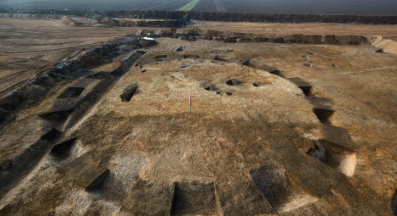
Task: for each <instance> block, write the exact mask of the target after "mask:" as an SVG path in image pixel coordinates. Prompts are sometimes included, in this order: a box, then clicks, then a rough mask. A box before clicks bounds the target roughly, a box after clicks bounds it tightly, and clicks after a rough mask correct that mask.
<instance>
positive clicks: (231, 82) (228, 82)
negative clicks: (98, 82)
mask: <svg viewBox="0 0 397 216" xmlns="http://www.w3.org/2000/svg"><path fill="white" fill-rule="evenodd" d="M226 84H227V85H232V86H235V85H241V84H242V82H241V81H239V80H237V79H230V80H227V81H226Z"/></svg>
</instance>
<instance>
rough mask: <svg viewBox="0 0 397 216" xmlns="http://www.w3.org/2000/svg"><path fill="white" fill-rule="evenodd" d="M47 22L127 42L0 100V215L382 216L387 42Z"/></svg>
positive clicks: (38, 77) (391, 193)
mask: <svg viewBox="0 0 397 216" xmlns="http://www.w3.org/2000/svg"><path fill="white" fill-rule="evenodd" d="M4 20H6V19H3V20H2V21H4ZM42 22H53V21H42ZM61 22H62V23H64V24H65V23H66V24H67V25H66V26H65V25H62V26H58V27H55V26H50V27H46V29H47V31H48V32H51V30H53V31H61V29H64V28H66V29H74V30H75V29H80V33H84V31H86V32H92V31H93V28H98V29H100V28H103V29H105V30H106V31H108V34H109V35H111V31H114V32H120V31H122V32H125V33H126V34H127V32H128V31H130V32H128V34H127V35H126V36H123V37H120V36H119V35H117V34H119V33H114V34H115V35H113V39H111V40H110V39H109V40H108V41H107V42H106V43H102V44H89V43H88V42H87V43H86V44H84V49H83V50H79V52H78V53H77V54H76V53H74V55H73V56H71V55H69V56H68V57H67V58H66V57H63V58H59V59H58V60H59V62H56V61H53V62H52V63H53V64H54V65H53V66H52V67H51V68H49V65H50V63H48V64H47V65H46V67H45V71H41V72H37V73H36V74H35V75H33V76H32V75H31V76H30V77H25V78H24V79H22V78H21V79H22V80H23V82H19V83H18V82H17V83H13V82H9V83H11V84H9V85H8V86H7V88H5V90H2V93H1V98H0V182H1V184H0V215H225V216H228V215H236V216H237V215H393V213H394V214H397V195H396V189H397V159H396V158H397V151H396V150H395V140H397V135H396V133H395V131H396V130H397V125H396V122H397V109H394V107H397V88H396V85H395V83H397V56H396V55H395V54H393V53H391V51H390V52H389V51H388V50H387V49H386V50H385V49H383V50H380V48H384V47H386V46H387V47H390V46H393V45H390V43H391V44H393V43H395V41H393V40H391V39H390V40H388V41H387V42H384V41H385V39H383V38H381V37H364V36H333V37H331V36H321V35H320V36H313V35H309V36H307V35H306V36H305V35H292V36H282V37H281V38H282V42H283V43H281V41H280V40H281V39H277V37H276V39H274V40H273V39H272V38H275V37H265V36H260V37H259V36H258V37H257V36H252V34H251V35H250V36H249V37H246V35H241V34H240V35H239V34H231V33H219V34H218V35H209V33H208V30H196V29H193V30H192V29H179V30H169V29H153V30H148V29H146V30H143V31H139V32H137V33H135V32H136V29H134V28H131V29H130V30H129V29H128V28H110V29H109V28H104V27H83V25H80V24H78V23H76V22H75V20H71V19H67V18H63V19H62V20H61ZM7 25H9V26H7ZM18 25H19V23H18V22H16V21H12V19H10V21H9V22H6V21H5V22H2V23H1V24H0V28H9V27H10V26H14V27H15V28H16V27H17V26H18ZM69 25H72V26H74V27H67V26H69ZM4 26H6V27H4ZM76 26H80V27H76ZM393 28H395V27H393ZM149 32H150V33H151V35H154V36H158V37H156V38H154V40H145V39H142V37H141V36H146V35H147V33H149ZM133 33H134V34H133ZM0 34H1V33H0ZM24 34H26V35H27V34H29V32H27V33H24ZM211 34H215V33H214V32H212V33H211ZM116 36H118V37H117V38H114V37H116ZM210 36H211V37H210ZM49 37H51V36H49ZM109 37H110V36H109ZM247 38H248V39H247ZM252 38H254V39H252ZM266 38H267V40H266ZM279 38H280V37H279ZM105 39H107V38H97V41H101V42H103V41H104V40H105ZM309 39H310V40H309ZM7 40H12V35H9V36H7ZM285 41H288V42H285ZM310 41H314V42H310ZM326 41H337V42H338V43H336V42H335V43H327V42H326ZM349 41H350V42H349ZM351 41H353V42H351ZM71 43H73V41H72V42H71ZM371 43H372V44H374V45H371ZM0 44H1V42H0ZM335 44H339V45H335ZM346 44H351V45H346ZM8 46H10V45H9V44H8ZM66 46H67V45H65V47H66ZM1 47H6V46H5V45H4V44H2V46H0V49H1ZM41 48H42V47H40V46H38V48H36V49H37V51H38V52H39V50H40V49H41ZM80 48H81V47H80ZM391 50H392V49H391ZM53 51H54V52H56V50H53ZM60 51H63V50H62V49H60ZM1 55H2V56H3V57H2V59H1V60H2V64H4V65H5V66H7V67H11V64H7V63H6V61H5V59H7V53H5V54H3V53H1ZM69 57H70V58H69ZM9 58H11V57H9ZM65 58H66V59H67V61H64V60H65ZM61 60H62V61H61ZM43 61H44V60H43ZM14 65H17V62H16V63H14ZM47 68H48V69H47ZM0 72H1V71H0Z"/></svg>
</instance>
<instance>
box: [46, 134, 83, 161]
mask: <svg viewBox="0 0 397 216" xmlns="http://www.w3.org/2000/svg"><path fill="white" fill-rule="evenodd" d="M76 142H77V138H72V139H69V140H66V141H64V142H61V143H59V144H57V145H55V146H54V147H53V148H52V149H51V152H50V154H51V156H52V157H54V159H55V160H56V161H63V160H66V159H67V158H69V157H71V156H72V154H73V152H74V151H73V150H74V148H75V147H76Z"/></svg>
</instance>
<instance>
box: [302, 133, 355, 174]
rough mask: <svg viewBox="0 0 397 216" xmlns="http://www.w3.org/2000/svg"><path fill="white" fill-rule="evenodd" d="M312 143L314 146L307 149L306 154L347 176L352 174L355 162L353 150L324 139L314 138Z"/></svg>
mask: <svg viewBox="0 0 397 216" xmlns="http://www.w3.org/2000/svg"><path fill="white" fill-rule="evenodd" d="M313 143H314V148H311V149H309V151H308V152H307V154H308V155H310V156H312V157H314V158H316V159H318V160H319V161H321V162H323V163H325V164H327V165H328V166H330V167H332V168H334V169H336V170H338V171H339V172H341V173H343V174H345V175H346V176H348V177H351V176H353V175H354V171H355V169H356V164H357V158H356V152H355V151H353V150H351V149H348V148H346V147H343V146H341V145H338V144H336V143H332V142H329V141H326V140H315V141H313Z"/></svg>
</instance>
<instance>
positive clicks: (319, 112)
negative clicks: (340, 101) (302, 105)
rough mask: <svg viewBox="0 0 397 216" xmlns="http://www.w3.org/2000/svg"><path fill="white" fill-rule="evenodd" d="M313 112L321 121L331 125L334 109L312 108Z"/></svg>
mask: <svg viewBox="0 0 397 216" xmlns="http://www.w3.org/2000/svg"><path fill="white" fill-rule="evenodd" d="M313 112H314V114H316V116H317V118H318V120H319V121H320V122H321V123H323V124H330V125H332V116H333V115H334V113H335V110H328V109H318V108H314V109H313Z"/></svg>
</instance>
